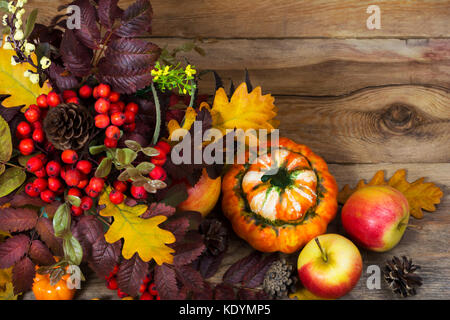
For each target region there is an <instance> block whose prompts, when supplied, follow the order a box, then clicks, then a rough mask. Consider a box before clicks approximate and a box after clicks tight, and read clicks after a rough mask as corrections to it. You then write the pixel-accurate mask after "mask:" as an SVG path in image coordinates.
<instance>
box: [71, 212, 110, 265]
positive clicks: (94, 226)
mask: <svg viewBox="0 0 450 320" xmlns="http://www.w3.org/2000/svg"><path fill="white" fill-rule="evenodd" d="M72 233H73V235H74V236H75V238H77V240H78V241H79V242H80V244H81V246H82V247H83V252H84V255H85V258H86V260H90V258H91V253H92V247H93V245H94V243H96V242H97V240H98V239H99V238H102V239H103V241H105V240H104V237H103V234H104V231H103V225H102V223H101V222H100V221H98V220H97V219H96V218H95V217H94V216H83V217H81V218H80V220H78V221H77V222H76V224H74V226H73V227H72Z"/></svg>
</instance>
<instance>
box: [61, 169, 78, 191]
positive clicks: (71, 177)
mask: <svg viewBox="0 0 450 320" xmlns="http://www.w3.org/2000/svg"><path fill="white" fill-rule="evenodd" d="M64 180H65V181H66V184H67V185H68V186H69V187H75V186H77V185H78V183H80V180H81V174H80V171H78V170H77V169H70V170H67V171H66V175H65V178H64Z"/></svg>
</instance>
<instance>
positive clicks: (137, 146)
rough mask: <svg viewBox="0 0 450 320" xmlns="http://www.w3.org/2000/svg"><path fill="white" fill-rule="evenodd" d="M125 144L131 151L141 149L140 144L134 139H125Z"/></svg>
mask: <svg viewBox="0 0 450 320" xmlns="http://www.w3.org/2000/svg"><path fill="white" fill-rule="evenodd" d="M125 145H126V146H127V147H128V148H130V149H131V150H133V151H136V152H138V151H140V150H141V149H142V147H141V145H140V144H139V143H138V142H136V141H134V140H125Z"/></svg>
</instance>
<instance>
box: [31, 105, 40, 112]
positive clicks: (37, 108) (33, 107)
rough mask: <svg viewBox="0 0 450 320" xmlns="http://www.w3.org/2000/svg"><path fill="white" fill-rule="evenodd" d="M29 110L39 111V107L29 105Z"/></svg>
mask: <svg viewBox="0 0 450 320" xmlns="http://www.w3.org/2000/svg"><path fill="white" fill-rule="evenodd" d="M29 108H30V109H36V110H39V111H40V109H39V107H38V106H37V105H36V104H30V106H29Z"/></svg>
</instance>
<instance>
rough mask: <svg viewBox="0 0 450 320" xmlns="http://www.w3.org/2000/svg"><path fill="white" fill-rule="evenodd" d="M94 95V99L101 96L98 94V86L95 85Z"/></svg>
mask: <svg viewBox="0 0 450 320" xmlns="http://www.w3.org/2000/svg"><path fill="white" fill-rule="evenodd" d="M92 96H93V97H94V99H98V98H100V96H99V94H98V86H97V87H94V90H92Z"/></svg>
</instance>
